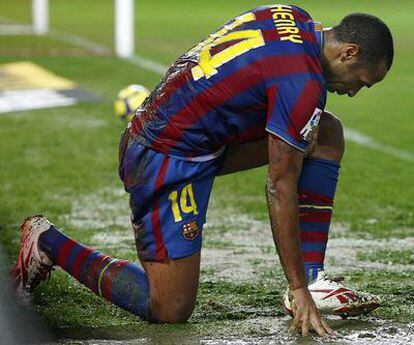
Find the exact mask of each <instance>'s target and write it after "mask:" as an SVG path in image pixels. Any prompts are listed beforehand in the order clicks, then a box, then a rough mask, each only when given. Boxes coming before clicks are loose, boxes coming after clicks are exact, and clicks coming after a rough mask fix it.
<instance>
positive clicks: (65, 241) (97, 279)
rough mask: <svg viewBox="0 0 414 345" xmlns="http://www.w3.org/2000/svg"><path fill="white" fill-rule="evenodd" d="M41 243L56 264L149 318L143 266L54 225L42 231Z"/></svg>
mask: <svg viewBox="0 0 414 345" xmlns="http://www.w3.org/2000/svg"><path fill="white" fill-rule="evenodd" d="M39 245H40V248H41V249H42V250H43V251H44V252H46V254H47V255H48V256H49V257H50V258H51V259H52V261H53V262H54V264H56V265H58V266H60V267H61V268H63V269H64V270H65V271H66V272H68V273H69V274H70V275H71V276H73V277H74V278H76V279H77V280H78V281H79V282H81V283H82V284H83V285H85V286H87V287H88V288H89V289H91V290H92V291H93V292H94V293H95V294H97V295H99V296H102V297H104V298H105V299H107V300H108V301H110V302H112V303H114V304H115V305H117V306H118V307H121V308H123V309H125V310H128V311H130V312H132V313H133V314H135V315H138V316H140V317H142V318H143V319H146V320H147V319H149V304H148V290H149V288H148V280H147V276H146V274H145V272H144V270H143V269H142V268H141V267H139V266H137V265H135V264H133V263H130V262H128V261H125V260H118V259H113V258H111V257H110V256H108V255H104V254H101V253H99V252H97V251H95V250H93V249H91V248H88V247H85V246H84V245H82V244H80V243H78V242H76V241H74V240H72V239H70V238H69V237H67V236H66V235H64V234H63V233H61V232H60V231H59V230H57V229H56V228H55V227H53V226H52V227H51V228H50V229H49V230H47V231H46V232H44V233H43V234H41V235H40V238H39Z"/></svg>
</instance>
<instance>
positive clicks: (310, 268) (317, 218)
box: [298, 158, 339, 284]
mask: <svg viewBox="0 0 414 345" xmlns="http://www.w3.org/2000/svg"><path fill="white" fill-rule="evenodd" d="M338 175H339V164H338V163H336V162H335V161H328V160H324V159H316V158H306V159H305V160H304V161H303V167H302V172H301V176H300V178H299V182H298V202H299V221H300V227H301V234H300V238H301V248H302V255H303V260H304V264H305V270H306V277H307V280H308V283H309V284H310V283H312V282H313V281H314V280H315V279H316V278H317V276H318V272H319V271H321V270H323V269H324V260H325V251H326V245H327V242H328V233H329V227H330V222H331V216H332V209H333V200H334V196H335V190H336V186H337V182H338Z"/></svg>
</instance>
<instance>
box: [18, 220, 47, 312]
mask: <svg viewBox="0 0 414 345" xmlns="http://www.w3.org/2000/svg"><path fill="white" fill-rule="evenodd" d="M52 225H53V224H52V223H50V222H49V221H48V220H47V219H46V218H44V217H43V216H40V215H35V216H30V217H27V218H26V219H25V220H24V221H23V223H22V224H21V226H20V228H21V238H20V251H19V256H18V258H17V262H16V265H15V266H14V268H13V269H12V271H11V273H12V279H13V287H14V291H15V294H16V297H17V298H18V300H19V301H20V302H21V303H22V304H28V303H29V302H30V300H31V297H32V294H33V291H34V289H35V288H36V287H37V286H38V285H39V283H40V282H41V281H42V280H46V279H48V278H49V277H50V273H51V271H52V268H53V263H52V261H51V260H50V258H49V257H48V256H47V255H46V254H45V253H44V252H42V251H41V250H39V247H38V242H39V236H40V235H41V234H42V233H43V232H45V231H47V230H49V228H50V227H51V226H52Z"/></svg>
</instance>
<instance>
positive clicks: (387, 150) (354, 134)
mask: <svg viewBox="0 0 414 345" xmlns="http://www.w3.org/2000/svg"><path fill="white" fill-rule="evenodd" d="M0 19H1V20H3V21H5V22H7V24H11V23H12V21H11V20H9V19H8V18H5V17H0ZM0 27H1V26H0ZM22 27H23V26H22V25H17V26H16V31H24V33H31V32H32V31H31V30H28V28H30V27H28V26H25V28H24V30H22ZM4 28H6V26H4ZM7 31H12V29H11V25H7ZM49 36H50V37H52V38H55V39H57V40H60V41H62V42H66V43H70V44H72V45H75V46H78V47H81V48H84V49H86V50H89V51H90V52H92V53H94V54H104V55H106V54H110V53H111V52H112V49H110V48H109V47H107V46H104V45H101V44H99V43H96V42H93V41H91V40H89V39H87V38H84V37H81V36H78V35H72V34H67V33H63V32H59V31H55V30H54V31H52V32H51V33H50V34H49ZM124 60H125V61H127V62H129V63H130V64H132V65H134V66H138V67H140V68H142V69H145V70H147V71H150V72H153V73H156V74H158V75H163V74H164V73H165V72H166V71H167V69H168V66H166V65H163V64H160V63H158V62H156V61H154V60H150V59H147V58H144V57H142V56H139V55H135V56H133V57H131V58H126V59H124ZM345 139H347V140H349V141H352V142H354V143H357V144H358V145H361V146H364V147H367V148H370V149H372V150H375V151H378V152H381V153H384V154H387V155H390V156H393V157H395V158H399V159H402V160H405V161H408V162H414V154H413V153H412V152H409V151H404V150H400V149H397V148H395V147H392V146H389V145H385V144H382V143H380V142H377V141H376V140H375V139H373V138H371V137H369V136H366V135H364V134H362V133H360V132H358V131H356V130H354V129H351V128H345Z"/></svg>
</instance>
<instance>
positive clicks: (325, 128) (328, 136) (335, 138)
mask: <svg viewBox="0 0 414 345" xmlns="http://www.w3.org/2000/svg"><path fill="white" fill-rule="evenodd" d="M344 151H345V141H344V131H343V127H342V123H341V121H340V120H339V119H338V118H337V117H336V116H335V115H334V114H332V113H331V112H328V111H325V112H324V113H323V115H322V116H321V120H320V123H319V129H318V136H317V141H316V145H315V146H314V147H313V148H312V150H311V151H310V152H309V155H308V156H309V157H311V158H319V159H326V160H332V161H336V162H338V163H339V162H340V161H341V159H342V156H343V154H344Z"/></svg>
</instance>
